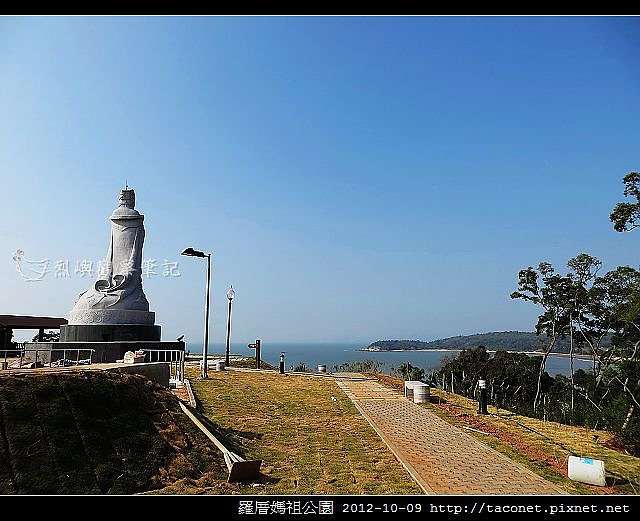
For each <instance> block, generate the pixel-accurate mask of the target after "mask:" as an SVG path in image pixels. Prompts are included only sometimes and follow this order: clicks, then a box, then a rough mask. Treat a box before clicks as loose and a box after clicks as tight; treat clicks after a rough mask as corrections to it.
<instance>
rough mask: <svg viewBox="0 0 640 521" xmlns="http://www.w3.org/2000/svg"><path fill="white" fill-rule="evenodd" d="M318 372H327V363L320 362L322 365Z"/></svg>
mask: <svg viewBox="0 0 640 521" xmlns="http://www.w3.org/2000/svg"><path fill="white" fill-rule="evenodd" d="M318 372H319V373H326V372H327V366H326V364H320V365H319V366H318Z"/></svg>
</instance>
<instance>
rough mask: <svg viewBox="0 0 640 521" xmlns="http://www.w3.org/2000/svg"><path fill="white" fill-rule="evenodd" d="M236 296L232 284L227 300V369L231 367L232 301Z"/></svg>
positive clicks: (225, 363)
mask: <svg viewBox="0 0 640 521" xmlns="http://www.w3.org/2000/svg"><path fill="white" fill-rule="evenodd" d="M235 296H236V292H235V291H233V284H232V285H231V287H230V288H229V291H227V299H229V313H228V314H227V351H226V354H225V357H224V366H225V367H229V365H231V364H230V363H229V346H230V343H229V340H230V339H231V301H232V300H233V297H235Z"/></svg>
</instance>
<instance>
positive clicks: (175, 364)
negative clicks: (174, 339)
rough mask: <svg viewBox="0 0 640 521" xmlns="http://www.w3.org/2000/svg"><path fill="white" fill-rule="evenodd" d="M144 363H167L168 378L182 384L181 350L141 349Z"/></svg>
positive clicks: (182, 353)
mask: <svg viewBox="0 0 640 521" xmlns="http://www.w3.org/2000/svg"><path fill="white" fill-rule="evenodd" d="M141 351H144V354H145V356H144V361H145V362H167V363H168V364H169V378H170V379H172V380H178V381H179V382H181V383H184V351H183V350H181V349H141Z"/></svg>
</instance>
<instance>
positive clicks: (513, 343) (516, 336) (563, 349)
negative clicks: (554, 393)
mask: <svg viewBox="0 0 640 521" xmlns="http://www.w3.org/2000/svg"><path fill="white" fill-rule="evenodd" d="M546 340H547V338H546V337H544V336H538V335H536V334H535V333H533V332H530V331H499V332H494V333H480V334H476V335H461V336H452V337H449V338H442V339H440V340H432V341H431V342H422V341H420V340H377V341H375V342H373V343H372V344H369V345H368V346H367V347H365V348H363V349H361V351H415V350H418V349H431V350H439V349H445V350H461V349H469V348H472V347H478V346H484V347H486V348H487V350H489V351H498V350H503V351H527V352H532V351H541V350H543V349H544V346H545V343H546ZM605 343H606V342H605ZM553 351H554V352H555V353H568V352H569V340H568V339H560V340H558V342H557V344H556V346H555V348H554V350H553ZM575 352H576V354H578V353H580V349H579V348H577V347H576V349H575Z"/></svg>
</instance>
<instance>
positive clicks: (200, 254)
mask: <svg viewBox="0 0 640 521" xmlns="http://www.w3.org/2000/svg"><path fill="white" fill-rule="evenodd" d="M181 255H185V256H187V257H201V258H205V257H206V258H207V290H206V297H205V302H204V346H203V348H202V373H201V375H200V376H201V378H202V379H203V380H206V379H207V378H209V373H208V367H207V366H208V365H209V364H208V361H207V349H208V346H209V289H210V287H211V253H204V252H202V251H198V250H194V249H193V248H187V249H186V250H184V251H183V252H182V253H181Z"/></svg>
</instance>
